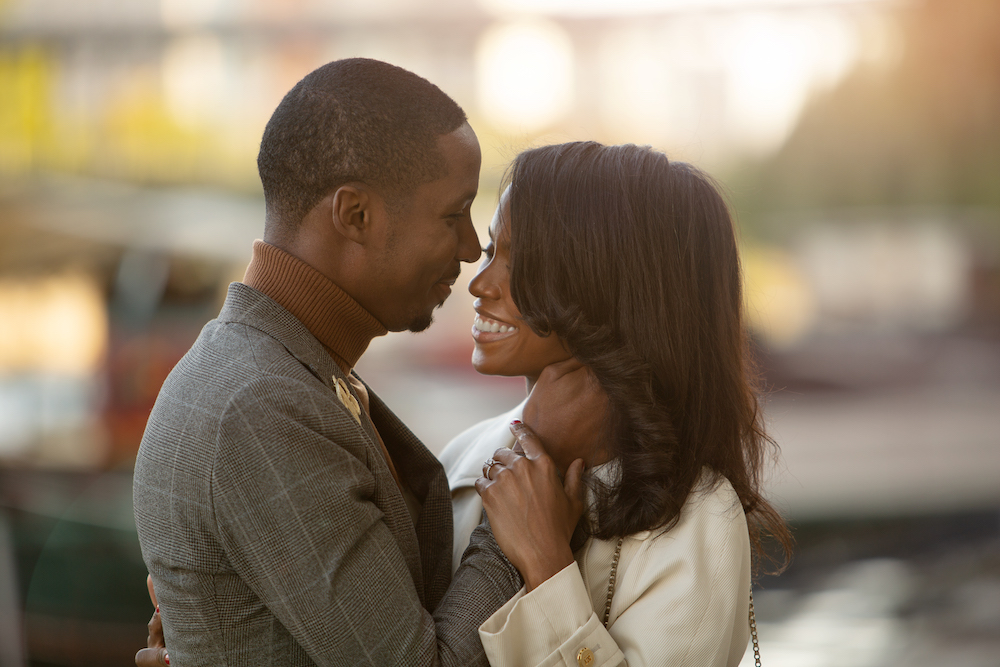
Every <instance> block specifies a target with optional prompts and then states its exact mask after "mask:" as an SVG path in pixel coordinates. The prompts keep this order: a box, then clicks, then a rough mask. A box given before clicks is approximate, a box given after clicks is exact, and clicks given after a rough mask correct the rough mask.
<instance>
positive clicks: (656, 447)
mask: <svg viewBox="0 0 1000 667" xmlns="http://www.w3.org/2000/svg"><path fill="white" fill-rule="evenodd" d="M506 180H507V181H508V182H509V188H510V191H509V198H510V220H511V225H510V234H511V237H510V238H511V242H510V290H511V296H512V297H513V299H514V303H515V304H516V305H517V307H518V308H519V309H520V311H521V315H522V317H523V318H524V320H525V321H526V322H527V323H528V325H529V326H530V327H531V328H532V329H533V330H534V331H535V332H536V333H538V334H540V335H549V334H555V335H557V336H559V338H561V339H562V340H563V341H564V342H565V344H566V346H567V348H568V349H569V351H570V352H571V353H572V354H573V356H574V357H576V358H577V359H578V360H580V361H581V362H583V363H584V364H586V365H587V366H589V367H590V368H591V369H592V370H593V372H594V374H595V375H596V377H597V380H598V381H599V382H600V385H601V387H602V388H603V389H604V391H605V392H606V393H607V396H608V399H609V413H610V414H609V420H608V432H607V437H608V441H609V443H610V446H609V449H610V452H611V454H612V456H613V458H614V460H616V461H617V462H618V465H619V470H620V479H619V481H618V483H617V484H613V485H609V486H606V485H603V484H601V483H599V482H597V481H596V480H591V484H592V486H594V488H595V491H596V492H597V494H596V496H597V505H596V508H595V509H596V522H595V523H594V524H593V525H591V526H590V527H589V530H590V532H591V534H592V535H594V536H596V537H598V538H601V539H612V538H615V537H619V536H624V535H628V534H631V533H635V532H638V531H642V530H649V529H654V528H659V527H664V526H671V525H673V524H674V523H675V522H676V521H677V520H678V517H679V514H680V511H681V507H682V506H683V505H684V502H685V501H686V499H687V497H688V495H689V494H690V493H691V490H692V488H693V487H694V485H695V483H696V482H697V480H698V478H699V475H700V474H701V470H702V468H704V467H707V468H709V469H710V470H712V471H714V472H715V473H717V474H718V475H723V476H725V477H726V478H727V479H728V480H729V482H730V483H731V484H732V486H733V488H734V489H735V491H736V493H737V495H738V496H739V499H740V502H741V503H742V505H743V509H744V511H745V513H746V515H747V518H748V523H749V525H750V539H751V544H752V547H753V553H754V563H755V570H756V569H757V565H759V563H760V562H761V560H762V555H763V551H762V546H761V539H762V537H763V536H764V535H768V534H769V535H771V536H773V537H774V538H775V539H776V540H777V542H778V543H779V544H780V545H781V548H782V550H783V556H784V557H783V558H782V559H770V560H773V561H775V564H776V565H778V566H779V567H778V569H779V570H780V569H783V567H784V566H785V565H786V564H787V562H788V558H789V555H790V553H791V536H790V534H789V531H788V528H787V526H786V525H785V522H784V520H783V519H782V517H781V515H780V514H779V513H778V512H777V511H776V510H775V509H774V508H773V507H772V506H771V505H770V504H769V503H768V502H767V500H766V499H765V498H764V497H763V495H762V493H761V488H760V484H761V479H760V478H761V469H762V466H763V463H764V459H765V455H766V453H767V451H768V450H769V449H771V448H776V447H777V446H776V445H775V443H774V441H773V440H771V439H770V438H769V437H768V436H767V434H766V433H765V430H764V425H763V418H762V414H761V410H760V405H759V400H758V392H757V375H756V371H755V368H754V364H753V360H752V355H751V353H750V345H749V339H748V336H747V333H746V330H745V327H744V322H743V293H742V284H741V271H740V258H739V253H738V250H737V243H736V236H735V232H734V229H733V223H732V219H731V217H730V214H729V210H728V208H727V207H726V203H725V202H724V200H723V199H722V197H721V196H720V194H719V192H718V190H717V189H716V187H715V186H714V185H713V183H712V181H711V180H710V179H709V178H708V177H707V176H706V175H705V174H703V173H702V172H700V171H698V170H697V169H695V168H694V167H692V166H691V165H688V164H685V163H681V162H671V161H669V160H668V159H667V157H666V156H665V155H664V154H663V153H660V152H657V151H654V150H652V149H651V148H649V147H643V146H635V145H623V146H605V145H602V144H599V143H596V142H575V143H568V144H559V145H554V146H545V147H542V148H536V149H533V150H528V151H526V152H524V153H521V154H520V155H519V156H518V157H517V158H516V159H515V160H514V162H513V164H512V165H511V167H510V169H509V171H508V174H507V178H506Z"/></svg>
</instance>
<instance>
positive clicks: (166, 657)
mask: <svg viewBox="0 0 1000 667" xmlns="http://www.w3.org/2000/svg"><path fill="white" fill-rule="evenodd" d="M163 662H165V663H167V664H168V665H169V664H170V654H169V653H164V654H163Z"/></svg>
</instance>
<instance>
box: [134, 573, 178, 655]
mask: <svg viewBox="0 0 1000 667" xmlns="http://www.w3.org/2000/svg"><path fill="white" fill-rule="evenodd" d="M146 588H148V589H149V599H150V600H152V601H153V607H155V609H154V610H153V617H152V618H151V619H149V624H148V625H147V626H146V627H147V628H149V635H148V636H147V637H146V648H144V649H140V650H139V652H138V653H136V654H135V665H136V667H160V666H161V665H169V664H170V656H168V655H167V645H166V643H165V642H164V641H163V621H162V620H160V605H158V604H156V591H154V590H153V577H151V576H149V575H146Z"/></svg>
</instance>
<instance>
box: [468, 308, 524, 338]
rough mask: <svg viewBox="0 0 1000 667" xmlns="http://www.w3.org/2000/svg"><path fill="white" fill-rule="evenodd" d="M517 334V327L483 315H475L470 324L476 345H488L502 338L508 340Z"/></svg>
mask: <svg viewBox="0 0 1000 667" xmlns="http://www.w3.org/2000/svg"><path fill="white" fill-rule="evenodd" d="M516 333H517V327H516V326H514V325H513V324H509V323H507V322H504V321H502V320H497V319H494V318H492V317H489V316H488V315H485V314H483V313H476V319H475V321H474V322H473V323H472V337H473V338H474V339H475V340H476V342H477V343H488V342H491V341H495V340H500V339H502V338H508V337H510V336H513V335H515V334H516Z"/></svg>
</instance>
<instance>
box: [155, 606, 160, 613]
mask: <svg viewBox="0 0 1000 667" xmlns="http://www.w3.org/2000/svg"><path fill="white" fill-rule="evenodd" d="M156 613H157V614H159V613H160V605H156Z"/></svg>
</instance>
